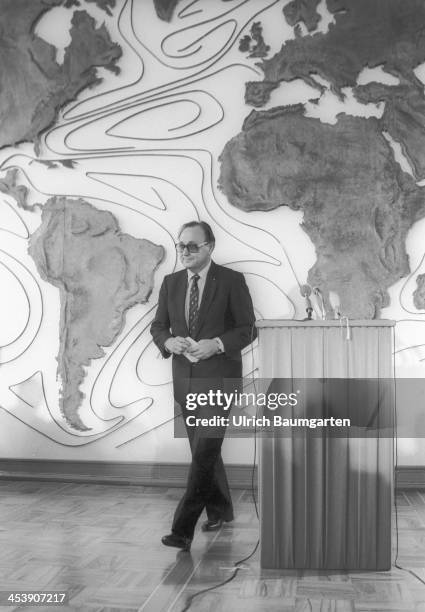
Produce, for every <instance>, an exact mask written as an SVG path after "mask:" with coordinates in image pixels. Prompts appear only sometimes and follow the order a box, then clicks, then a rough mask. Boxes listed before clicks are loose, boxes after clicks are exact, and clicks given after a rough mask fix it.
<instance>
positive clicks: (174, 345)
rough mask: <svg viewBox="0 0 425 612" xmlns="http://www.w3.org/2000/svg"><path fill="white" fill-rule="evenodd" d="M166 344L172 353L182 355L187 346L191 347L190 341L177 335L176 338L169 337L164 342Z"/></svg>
mask: <svg viewBox="0 0 425 612" xmlns="http://www.w3.org/2000/svg"><path fill="white" fill-rule="evenodd" d="M164 346H165V348H166V349H167V351H169V352H170V353H174V354H175V355H181V354H182V353H184V351H185V350H186V349H187V348H189V342H188V341H187V340H186V338H183V337H182V336H176V337H175V338H168V339H167V340H166V341H165V342H164Z"/></svg>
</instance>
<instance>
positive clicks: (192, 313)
mask: <svg viewBox="0 0 425 612" xmlns="http://www.w3.org/2000/svg"><path fill="white" fill-rule="evenodd" d="M198 280H199V274H194V275H193V276H192V281H191V282H192V284H191V286H190V295H189V336H190V337H191V338H193V337H194V335H195V327H196V319H197V317H198V301H199V288H198Z"/></svg>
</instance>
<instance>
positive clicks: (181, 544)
mask: <svg viewBox="0 0 425 612" xmlns="http://www.w3.org/2000/svg"><path fill="white" fill-rule="evenodd" d="M161 542H162V543H163V544H165V546H174V548H181V549H182V550H186V551H189V550H190V545H191V544H192V540H191V539H190V538H185V537H184V536H179V535H176V534H175V533H170V534H169V535H165V536H163V537H162V538H161Z"/></svg>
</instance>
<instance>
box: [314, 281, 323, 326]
mask: <svg viewBox="0 0 425 612" xmlns="http://www.w3.org/2000/svg"><path fill="white" fill-rule="evenodd" d="M313 293H314V295H315V296H316V297H317V298H318V300H319V303H320V310H321V313H322V321H324V320H325V319H326V311H325V302H324V300H323V295H322V292H321V291H320V289H319V287H314V288H313Z"/></svg>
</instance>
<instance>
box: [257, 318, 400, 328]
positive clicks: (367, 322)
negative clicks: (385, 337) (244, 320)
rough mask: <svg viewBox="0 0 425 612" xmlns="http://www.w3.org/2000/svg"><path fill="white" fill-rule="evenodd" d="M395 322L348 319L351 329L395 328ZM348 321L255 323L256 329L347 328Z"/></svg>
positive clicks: (297, 320) (288, 320) (289, 320)
mask: <svg viewBox="0 0 425 612" xmlns="http://www.w3.org/2000/svg"><path fill="white" fill-rule="evenodd" d="M395 324H396V322H395V321H391V320H390V319H364V320H355V319H353V320H351V319H348V325H349V326H350V327H394V325H395ZM345 325H346V320H345V319H344V320H343V321H342V322H341V321H339V320H334V319H330V320H325V321H322V320H320V319H314V320H311V321H304V320H302V319H259V320H258V321H256V322H255V326H256V327H259V328H261V327H340V326H345Z"/></svg>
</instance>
